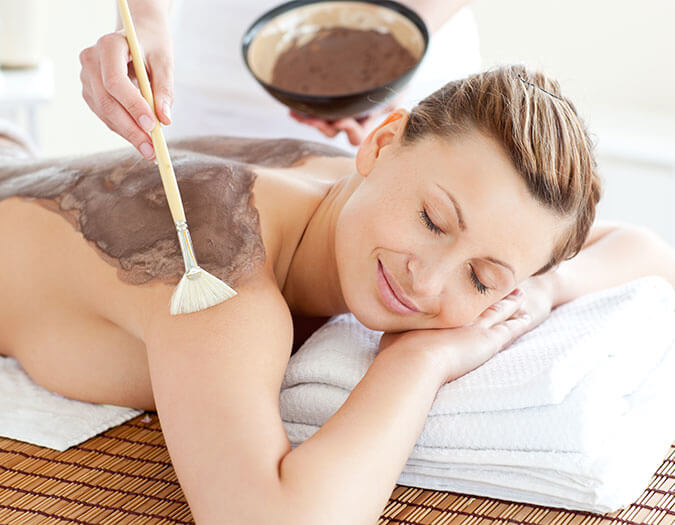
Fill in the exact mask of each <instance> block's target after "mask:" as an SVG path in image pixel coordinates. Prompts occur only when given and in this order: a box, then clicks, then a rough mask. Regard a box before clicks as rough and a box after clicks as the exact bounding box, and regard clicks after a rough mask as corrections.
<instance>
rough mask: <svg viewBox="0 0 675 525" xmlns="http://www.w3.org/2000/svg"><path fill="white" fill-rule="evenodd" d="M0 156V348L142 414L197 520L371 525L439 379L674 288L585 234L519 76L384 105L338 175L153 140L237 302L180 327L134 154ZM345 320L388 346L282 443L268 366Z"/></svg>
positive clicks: (54, 379) (277, 371)
mask: <svg viewBox="0 0 675 525" xmlns="http://www.w3.org/2000/svg"><path fill="white" fill-rule="evenodd" d="M2 148H3V149H2V151H3V152H4V158H5V160H4V161H3V162H2V166H1V167H0V199H2V201H0V236H1V238H2V239H3V241H4V246H5V249H4V250H3V256H2V258H0V287H1V289H2V297H3V299H4V300H3V301H2V302H1V304H0V353H2V354H4V355H8V356H12V357H15V358H16V359H18V361H19V362H20V363H21V364H22V366H23V367H24V368H25V370H26V371H27V372H28V374H29V375H30V376H31V377H32V378H33V379H34V380H35V381H36V382H37V383H39V384H41V385H42V386H44V387H46V388H48V389H49V390H52V391H56V392H58V393H60V394H62V395H64V396H67V397H70V398H74V399H79V400H83V401H91V402H95V403H110V404H116V405H123V406H129V407H135V408H141V409H156V410H157V411H158V413H159V417H160V420H161V423H162V429H163V431H164V435H165V438H166V443H167V446H168V449H169V452H170V454H171V459H172V461H173V464H174V466H175V469H176V473H177V475H178V478H179V480H180V483H181V486H182V488H183V490H184V492H185V495H186V497H187V500H188V502H189V504H190V507H191V510H192V513H193V515H194V518H195V519H196V521H197V523H200V524H209V523H222V522H223V519H225V518H224V517H226V519H225V521H226V522H228V523H247V524H256V523H260V524H269V523H275V524H286V523H287V524H304V523H308V524H315V523H336V522H340V523H349V524H357V523H365V524H370V523H374V522H376V521H377V518H378V516H379V515H380V512H381V511H382V509H383V508H384V506H385V504H386V502H387V500H388V497H389V495H390V494H391V491H392V489H393V487H394V485H395V482H396V480H397V478H398V476H399V474H400V472H401V470H402V468H403V466H404V464H405V461H406V459H407V458H408V455H409V453H410V451H411V449H412V447H413V445H414V443H415V441H416V438H417V436H418V435H419V433H420V432H421V430H422V427H423V424H424V421H425V418H426V416H427V413H428V410H429V408H430V407H431V404H432V402H433V400H434V397H435V395H436V392H437V391H438V389H439V388H440V387H441V386H442V385H443V384H444V383H446V382H449V381H453V380H454V379H456V378H458V377H460V376H462V375H463V374H466V373H467V372H469V371H470V370H472V369H474V368H476V367H478V366H480V365H481V364H482V363H484V362H485V361H487V360H488V359H490V357H492V356H493V355H494V354H495V353H496V352H498V351H499V350H500V349H502V348H504V347H505V346H506V345H508V344H509V343H510V342H511V341H512V340H513V339H515V338H516V337H518V336H520V335H521V334H523V333H524V332H526V331H528V330H530V329H532V328H533V327H534V326H536V325H537V324H538V323H540V322H541V321H542V320H543V319H544V318H545V317H546V316H547V315H548V314H549V312H550V311H551V309H552V308H555V307H556V306H558V305H560V304H562V303H565V302H566V301H570V300H571V299H574V298H576V297H578V296H580V295H583V294H586V293H589V292H592V291H595V290H598V289H602V288H606V287H611V286H614V285H617V284H620V283H623V282H626V281H629V280H632V279H635V278H638V277H641V276H644V275H649V274H655V275H660V276H663V277H665V278H666V279H668V280H669V281H670V282H671V283H675V250H673V249H672V248H671V247H669V246H668V245H667V244H666V243H664V242H663V241H662V240H660V239H659V238H657V237H656V236H655V235H653V234H651V233H649V232H647V231H644V230H642V229H638V228H634V227H628V226H617V225H600V224H598V225H592V223H593V219H594V215H595V211H594V210H595V206H596V203H597V201H598V198H599V195H600V187H599V181H598V176H597V173H596V168H595V162H594V160H593V156H592V152H591V142H590V140H589V137H588V135H587V133H586V131H585V129H584V126H583V124H582V123H581V121H580V119H579V117H578V116H577V114H576V112H575V109H574V107H573V105H572V103H571V102H570V101H569V100H568V99H567V98H565V97H564V96H563V95H561V94H560V89H559V86H558V84H557V83H556V82H555V81H553V80H551V79H549V78H547V77H545V76H544V75H542V74H540V73H533V72H529V71H527V70H526V69H524V68H522V67H516V66H514V67H503V68H500V69H495V70H492V71H489V72H486V73H482V74H478V75H475V76H472V77H469V78H467V79H465V80H461V81H456V82H451V83H449V84H447V85H446V86H445V87H444V88H442V89H440V90H439V91H437V92H435V93H433V94H432V95H431V96H429V97H428V98H427V99H425V100H424V101H422V102H421V103H420V104H419V105H418V106H417V107H416V108H415V109H413V110H412V112H411V113H410V114H409V113H408V112H406V111H405V110H397V111H394V112H393V113H391V115H389V117H388V118H387V119H386V120H385V121H384V122H383V123H382V124H381V125H380V126H379V127H378V128H377V129H376V130H374V131H373V132H372V133H371V134H370V136H369V137H368V138H367V139H366V140H365V141H364V143H363V144H362V146H361V148H360V150H359V151H358V154H357V156H356V159H353V158H351V157H348V156H345V155H344V154H341V153H340V152H338V151H336V150H333V149H331V148H328V147H325V146H319V145H317V144H313V143H303V142H299V141H294V140H250V139H232V138H201V139H195V140H185V141H181V142H174V143H173V144H172V146H171V152H172V156H173V159H174V166H175V169H176V173H177V176H178V180H179V183H180V188H181V192H182V196H183V200H184V204H185V209H186V214H187V217H188V224H189V225H190V229H191V233H192V237H193V240H194V244H195V251H196V253H197V255H198V259H199V261H200V263H201V265H202V266H204V268H205V269H206V270H207V271H209V272H211V273H213V274H214V275H216V276H218V277H219V278H221V279H223V280H225V281H226V282H228V283H229V284H231V285H232V286H233V287H234V288H235V289H236V290H237V292H238V295H237V296H235V297H234V298H232V299H229V300H228V301H225V302H224V303H221V304H219V305H217V306H214V307H212V308H209V309H207V310H203V311H200V312H197V313H193V314H188V315H179V316H171V315H170V314H169V300H170V297H171V294H172V293H173V290H174V287H175V285H176V283H177V282H178V280H179V279H180V277H181V276H182V274H183V271H184V267H183V261H182V257H181V255H180V251H179V247H178V243H177V240H176V237H175V227H174V224H173V222H172V219H171V214H170V213H169V209H168V206H167V203H166V199H165V197H164V192H163V190H162V187H161V182H160V177H159V175H158V172H157V167H156V166H155V165H154V164H152V163H151V162H148V161H145V160H140V158H139V157H138V156H137V154H136V152H135V151H133V150H132V149H131V148H129V150H128V151H127V150H124V151H116V152H110V153H103V154H98V155H93V156H88V157H80V158H69V159H63V160H51V161H41V162H37V161H33V160H16V157H18V156H19V153H18V148H19V146H18V145H17V144H14V143H12V142H11V141H10V140H9V139H7V138H6V137H5V139H4V141H3V142H2ZM577 253H578V255H576V254H577ZM575 255H576V256H575ZM572 257H574V258H573V259H572V260H569V259H571V258H572ZM348 311H349V312H352V313H353V314H354V315H355V316H356V318H357V319H358V320H359V321H360V322H361V323H363V324H364V325H365V326H367V327H368V328H371V329H373V330H382V331H384V332H386V333H385V334H384V335H383V337H382V339H381V342H380V350H379V353H378V355H377V357H376V358H375V360H374V362H373V364H372V365H371V367H370V369H369V370H368V372H367V373H366V375H365V377H364V378H363V380H362V381H361V382H360V383H359V384H358V385H357V386H356V388H355V389H354V390H353V392H352V393H351V395H350V396H349V399H348V400H347V401H346V403H345V404H344V405H343V406H342V408H340V410H339V411H338V412H337V413H336V414H335V415H334V416H333V417H331V418H330V420H329V421H328V422H327V423H326V424H325V425H324V426H323V427H322V428H321V429H320V430H319V431H318V432H317V433H316V434H315V435H314V436H313V437H312V438H311V439H309V440H308V441H306V442H305V443H303V444H302V445H300V446H298V447H297V448H296V449H294V450H291V446H290V444H289V441H288V439H287V437H286V434H285V432H284V427H283V425H282V421H281V418H280V415H279V389H280V385H281V381H282V378H283V376H284V371H285V368H286V365H287V362H288V359H289V356H290V354H291V352H292V350H293V349H294V348H297V347H298V346H299V345H300V344H301V343H302V342H303V341H304V339H305V338H306V337H307V336H308V334H309V333H310V332H311V330H312V329H315V328H318V327H319V326H320V325H321V324H322V323H323V322H324V321H325V320H326V318H328V317H329V316H332V315H336V314H340V313H343V312H348ZM261 502H264V504H261Z"/></svg>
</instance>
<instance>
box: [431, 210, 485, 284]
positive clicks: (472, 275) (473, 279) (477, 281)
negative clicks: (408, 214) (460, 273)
mask: <svg viewBox="0 0 675 525" xmlns="http://www.w3.org/2000/svg"><path fill="white" fill-rule="evenodd" d="M419 216H420V218H421V219H422V222H423V223H424V225H425V226H426V227H427V228H428V229H429V230H430V231H432V232H433V233H435V234H436V235H441V234H442V233H443V230H441V229H440V228H439V227H438V226H436V225H435V224H434V221H432V220H431V217H429V214H428V213H427V212H426V210H424V209H422V210H420V211H419ZM469 268H470V269H471V272H470V274H469V277H470V278H471V283H472V284H473V287H474V288H475V289H476V291H477V292H478V293H481V294H483V295H485V294H487V293H488V292H489V291H490V289H489V288H488V287H487V286H485V285H484V284H483V283H482V282H481V281H480V279H479V278H478V275H476V272H475V271H474V269H473V268H471V267H470V266H469Z"/></svg>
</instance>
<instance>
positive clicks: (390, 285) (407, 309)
mask: <svg viewBox="0 0 675 525" xmlns="http://www.w3.org/2000/svg"><path fill="white" fill-rule="evenodd" d="M377 265H378V288H379V290H380V295H382V298H383V299H384V301H385V303H386V304H387V306H388V307H389V308H390V309H391V310H394V311H396V312H398V313H406V314H410V313H415V312H419V311H420V310H419V308H417V307H416V306H415V304H414V303H413V302H412V301H411V300H410V299H408V298H407V297H406V296H405V294H404V293H403V292H402V291H401V289H400V288H399V286H398V284H397V283H396V281H395V280H394V278H393V277H392V276H391V275H390V274H389V273H388V272H387V270H386V269H385V267H384V265H383V264H382V263H381V262H380V260H379V259H378V261H377ZM380 278H381V279H380Z"/></svg>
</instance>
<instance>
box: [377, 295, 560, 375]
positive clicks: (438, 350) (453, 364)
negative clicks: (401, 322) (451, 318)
mask: <svg viewBox="0 0 675 525" xmlns="http://www.w3.org/2000/svg"><path fill="white" fill-rule="evenodd" d="M526 295H527V294H524V293H523V292H522V291H520V290H514V292H512V293H511V294H510V295H508V296H506V297H505V298H504V299H502V300H501V301H498V302H497V303H495V304H493V305H492V306H490V307H489V308H487V309H486V310H485V311H484V312H483V313H482V314H481V315H480V316H478V317H477V318H476V319H475V320H474V321H473V322H472V323H471V324H468V325H466V326H462V327H459V328H442V329H430V330H410V331H407V332H396V333H385V334H383V335H382V339H381V340H380V347H379V352H383V351H387V348H389V347H390V346H396V347H399V346H402V347H404V348H405V349H407V351H410V352H414V353H416V352H424V353H426V354H427V355H428V356H429V358H430V359H431V361H432V362H434V363H435V366H434V370H435V371H437V372H438V374H439V376H438V379H439V381H440V383H439V386H440V385H443V384H445V383H448V382H450V381H454V380H455V379H457V378H458V377H461V376H463V375H464V374H467V373H468V372H470V371H471V370H474V369H475V368H478V367H479V366H480V365H482V364H483V363H485V362H486V361H487V360H488V359H490V358H491V357H492V356H494V355H495V354H496V353H497V352H499V351H500V350H502V349H503V348H505V347H506V346H508V345H509V344H510V343H511V342H512V341H514V340H515V339H516V338H518V337H520V336H521V335H522V334H524V333H525V332H527V331H528V330H531V329H532V328H534V327H535V326H536V325H537V324H539V323H540V322H541V321H542V320H543V319H544V318H545V317H546V316H547V315H548V313H550V307H548V308H547V307H546V306H541V305H538V306H533V305H531V303H529V302H528V301H527V297H526ZM535 310H536V311H535Z"/></svg>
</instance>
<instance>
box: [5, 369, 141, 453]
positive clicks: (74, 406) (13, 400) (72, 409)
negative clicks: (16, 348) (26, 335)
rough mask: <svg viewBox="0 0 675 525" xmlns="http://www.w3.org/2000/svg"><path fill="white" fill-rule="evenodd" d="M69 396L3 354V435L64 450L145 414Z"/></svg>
mask: <svg viewBox="0 0 675 525" xmlns="http://www.w3.org/2000/svg"><path fill="white" fill-rule="evenodd" d="M142 413H143V412H142V411H141V410H133V409H130V408H124V407H118V406H113V405H97V404H94V403H83V402H81V401H74V400H72V399H66V398H65V397H62V396H60V395H58V394H55V393H53V392H49V391H48V390H45V389H44V388H42V387H40V386H38V385H37V384H35V383H34V382H33V381H32V380H31V379H30V378H29V377H28V375H27V374H26V372H24V370H23V368H21V365H19V363H18V362H17V361H16V359H12V358H11V357H0V436H3V437H8V438H12V439H18V440H19V441H26V442H28V443H33V444H35V445H40V446H43V447H49V448H53V449H56V450H59V451H64V450H66V449H67V448H69V447H72V446H73V445H77V444H79V443H82V442H83V441H86V440H87V439H89V438H90V437H92V436H95V435H96V434H99V433H101V432H103V431H104V430H107V429H109V428H110V427H114V426H116V425H119V424H121V423H124V422H125V421H128V420H129V419H131V418H133V417H136V416H137V415H139V414H142Z"/></svg>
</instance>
